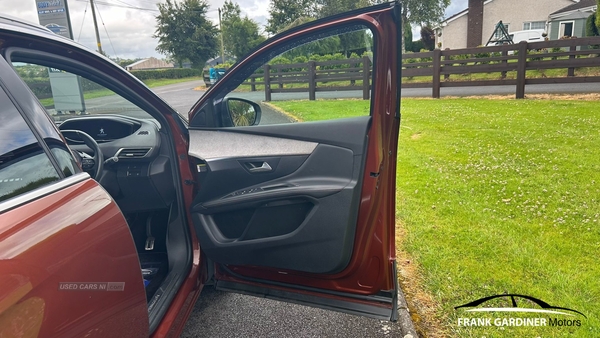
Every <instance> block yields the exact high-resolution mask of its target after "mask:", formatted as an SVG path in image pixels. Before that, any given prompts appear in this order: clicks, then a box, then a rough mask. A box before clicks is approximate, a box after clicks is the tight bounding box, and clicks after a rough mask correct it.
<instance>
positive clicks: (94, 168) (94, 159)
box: [60, 129, 104, 181]
mask: <svg viewBox="0 0 600 338" xmlns="http://www.w3.org/2000/svg"><path fill="white" fill-rule="evenodd" d="M60 132H61V133H62V134H69V133H71V134H76V135H77V136H79V138H80V139H81V140H82V141H83V143H85V145H86V146H88V147H90V149H92V150H93V151H94V156H89V155H87V154H85V153H82V152H79V155H80V156H81V165H82V167H83V170H85V171H87V172H90V173H91V174H90V175H91V176H92V178H93V179H95V180H96V181H98V180H100V175H101V174H102V170H103V169H104V155H103V154H102V149H100V146H99V145H98V143H97V142H96V140H94V139H93V138H92V137H91V136H90V135H88V134H87V133H84V132H82V131H81V130H74V129H68V130H61V131H60Z"/></svg>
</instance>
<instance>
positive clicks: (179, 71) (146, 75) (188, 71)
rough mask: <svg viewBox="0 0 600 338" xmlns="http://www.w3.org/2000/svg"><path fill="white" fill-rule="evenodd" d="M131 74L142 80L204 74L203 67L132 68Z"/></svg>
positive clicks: (179, 77)
mask: <svg viewBox="0 0 600 338" xmlns="http://www.w3.org/2000/svg"><path fill="white" fill-rule="evenodd" d="M131 74H133V76H135V77H137V78H138V79H140V80H142V81H143V80H150V79H181V78H184V77H192V76H202V69H196V68H168V69H154V70H132V71H131Z"/></svg>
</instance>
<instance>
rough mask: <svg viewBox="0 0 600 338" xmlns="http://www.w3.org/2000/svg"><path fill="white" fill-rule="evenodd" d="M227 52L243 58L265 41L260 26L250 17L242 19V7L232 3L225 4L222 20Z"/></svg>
mask: <svg viewBox="0 0 600 338" xmlns="http://www.w3.org/2000/svg"><path fill="white" fill-rule="evenodd" d="M221 25H222V30H223V42H224V45H225V51H226V52H227V53H228V54H229V55H232V56H235V57H238V58H239V57H241V56H243V55H245V54H246V53H248V52H249V51H251V50H252V49H253V48H254V47H256V46H257V45H259V44H260V43H261V42H263V41H264V40H265V38H264V37H263V36H261V35H260V34H259V33H258V24H257V23H256V22H255V21H253V20H251V19H249V18H248V16H245V17H243V18H242V17H241V10H240V6H239V5H238V4H237V3H235V4H234V3H233V2H231V1H225V3H224V4H223V14H222V19H221Z"/></svg>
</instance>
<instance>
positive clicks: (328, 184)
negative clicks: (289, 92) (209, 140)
mask: <svg viewBox="0 0 600 338" xmlns="http://www.w3.org/2000/svg"><path fill="white" fill-rule="evenodd" d="M369 122H370V118H369V117H362V118H352V119H348V120H336V121H325V122H316V123H302V124H290V125H279V126H268V127H263V128H260V130H252V129H246V130H240V132H238V131H237V130H236V129H231V131H230V132H227V133H222V134H234V135H235V134H239V135H244V136H245V137H243V138H238V137H228V138H227V139H228V140H237V139H243V140H245V141H247V142H245V143H239V144H235V143H234V142H228V143H227V144H235V145H232V146H234V147H242V148H244V149H246V148H254V147H256V148H257V150H258V151H260V152H261V154H274V155H276V154H279V155H281V154H282V153H283V152H285V151H291V152H293V153H298V149H302V148H301V147H303V146H304V147H306V146H305V145H304V143H307V144H309V145H310V147H306V148H305V149H303V150H304V151H310V150H311V148H312V151H311V152H310V154H308V155H304V156H303V157H300V158H298V156H299V155H291V156H284V155H282V156H270V157H266V158H244V157H242V158H238V157H235V156H234V157H233V158H227V159H213V160H208V161H206V162H207V166H208V167H209V168H208V171H207V172H206V175H203V177H201V178H200V180H201V181H200V182H199V183H200V187H201V188H200V190H199V192H198V195H197V197H196V200H195V203H194V206H193V208H192V211H193V217H194V224H195V225H196V231H197V233H198V234H199V239H200V243H201V247H202V249H203V250H204V252H205V253H206V254H207V256H208V257H210V258H211V259H213V260H214V261H216V262H218V263H222V264H227V265H243V264H250V265H256V266H268V267H273V268H280V269H290V270H296V271H303V272H309V273H335V272H339V271H341V270H342V269H343V268H344V267H345V266H346V265H347V264H348V261H349V259H350V256H351V254H352V247H353V240H354V232H355V231H354V230H355V229H354V226H355V224H356V217H357V212H356V210H357V208H356V206H357V205H358V200H359V197H360V192H361V190H360V184H359V182H360V180H361V177H362V169H363V166H364V156H363V155H364V148H365V146H366V138H365V137H357V136H356V135H366V131H367V129H368V126H369ZM332 128H336V129H341V130H344V131H348V132H347V133H343V134H340V133H331V132H329V133H325V131H327V130H331V129H332ZM292 131H293V132H292ZM204 132H205V131H200V130H196V131H194V130H192V131H190V133H191V134H192V137H191V139H195V138H196V137H195V135H196V133H204ZM250 132H252V133H250ZM256 132H258V133H259V134H260V133H261V132H263V133H264V132H268V133H269V136H268V137H267V136H260V135H258V136H257V135H256V134H255V133H256ZM209 133H212V134H214V133H215V132H209ZM291 135H298V136H300V135H302V137H299V138H304V139H306V138H310V139H312V140H313V141H300V140H295V139H293V138H291ZM254 136H256V137H258V140H259V141H257V143H252V141H251V140H252V137H254ZM265 137H267V138H268V139H270V143H266V142H262V139H263V138H265ZM198 139H202V137H198ZM317 139H318V140H319V142H318V143H316V142H314V141H316V140H317ZM248 141H249V142H248ZM361 141H362V144H360V145H359V142H361ZM195 142H197V140H195V141H193V143H192V148H191V149H194V148H193V146H194V144H195ZM294 142H299V143H296V144H298V145H299V146H298V147H296V148H292V149H289V148H285V147H282V146H281V145H282V144H294ZM313 144H314V145H315V146H314V147H313ZM340 145H343V146H344V147H343V146H340ZM346 146H347V147H351V149H349V148H346ZM353 149H355V150H357V153H355V151H353ZM257 150H256V149H251V150H249V152H252V151H257ZM196 151H197V150H196ZM196 151H195V154H194V153H192V152H191V153H192V155H195V156H198V152H196ZM239 153H240V151H239V150H237V154H239ZM288 160H289V161H288ZM294 160H295V161H296V162H298V163H299V164H300V165H299V166H298V167H297V169H294V167H293V166H289V169H294V170H288V168H286V170H282V171H281V172H280V173H278V171H279V170H280V169H282V167H281V166H280V164H281V163H284V162H292V161H294ZM261 161H264V163H269V164H271V165H270V167H272V169H273V173H260V172H259V173H252V172H250V171H248V167H247V166H246V165H245V164H246V163H249V162H250V163H252V162H256V163H261ZM221 162H226V163H229V164H231V166H233V167H237V168H236V169H233V170H230V168H231V166H230V165H220V163H221ZM278 164H279V165H278ZM223 168H224V172H223V173H221V171H222V170H220V169H223ZM232 171H235V172H237V175H232ZM231 180H235V182H236V183H235V184H231V183H227V182H229V181H231ZM205 182H206V184H205ZM217 187H221V188H220V189H219V188H217ZM233 187H236V189H233V190H232V189H231V188H233ZM238 187H239V188H238ZM207 189H208V190H214V191H218V192H219V193H218V194H217V196H218V197H217V198H206V197H208V196H211V195H215V193H214V191H213V192H212V193H205V192H204V191H205V190H207Z"/></svg>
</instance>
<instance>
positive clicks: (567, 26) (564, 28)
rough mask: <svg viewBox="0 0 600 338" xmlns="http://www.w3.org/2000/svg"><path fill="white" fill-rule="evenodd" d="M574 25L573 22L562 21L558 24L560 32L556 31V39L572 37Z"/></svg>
mask: <svg viewBox="0 0 600 338" xmlns="http://www.w3.org/2000/svg"><path fill="white" fill-rule="evenodd" d="M574 25H575V21H563V22H561V23H560V30H559V31H558V37H559V38H562V37H563V36H568V37H571V36H573V26H574Z"/></svg>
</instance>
